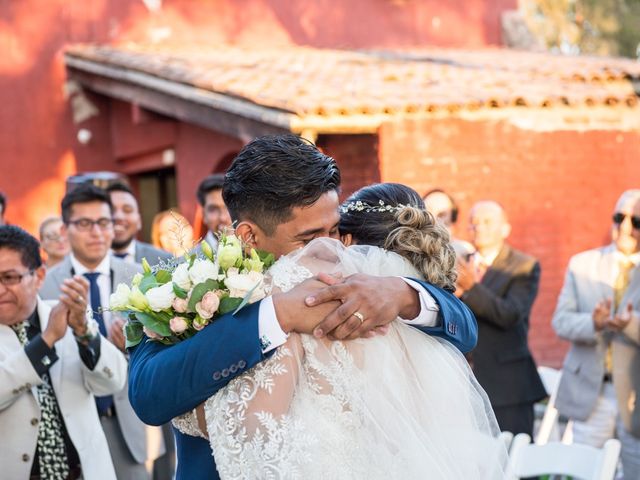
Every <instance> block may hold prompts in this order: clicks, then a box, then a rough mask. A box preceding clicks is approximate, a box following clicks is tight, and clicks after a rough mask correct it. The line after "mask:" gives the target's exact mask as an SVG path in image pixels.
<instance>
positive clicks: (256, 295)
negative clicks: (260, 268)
mask: <svg viewBox="0 0 640 480" xmlns="http://www.w3.org/2000/svg"><path fill="white" fill-rule="evenodd" d="M263 279H264V275H262V274H261V273H259V272H254V271H251V272H249V273H243V274H241V275H231V276H230V277H228V278H227V279H226V280H225V282H224V283H225V285H226V286H227V288H228V289H229V296H230V297H236V298H244V297H245V296H246V295H247V293H249V292H250V291H251V290H252V289H253V288H254V287H256V285H257V287H256V288H255V290H254V291H253V293H252V294H251V298H249V303H253V302H257V301H258V300H261V299H263V298H264V297H265V291H264V285H262V280H263Z"/></svg>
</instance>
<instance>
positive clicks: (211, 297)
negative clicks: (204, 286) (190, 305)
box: [196, 292, 220, 320]
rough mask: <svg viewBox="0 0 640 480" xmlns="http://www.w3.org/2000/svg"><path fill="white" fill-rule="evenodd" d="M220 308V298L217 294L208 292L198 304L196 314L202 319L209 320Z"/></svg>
mask: <svg viewBox="0 0 640 480" xmlns="http://www.w3.org/2000/svg"><path fill="white" fill-rule="evenodd" d="M219 306H220V298H219V297H218V295H216V292H207V293H205V294H204V296H203V297H202V300H200V301H199V302H198V303H196V312H198V315H200V316H201V317H202V318H204V319H206V320H208V319H210V318H211V317H213V314H214V313H216V310H218V307H219Z"/></svg>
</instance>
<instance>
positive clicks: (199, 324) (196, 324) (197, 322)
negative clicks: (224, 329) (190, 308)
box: [192, 317, 209, 331]
mask: <svg viewBox="0 0 640 480" xmlns="http://www.w3.org/2000/svg"><path fill="white" fill-rule="evenodd" d="M208 324H209V322H208V321H207V320H206V319H204V318H200V317H196V318H194V319H193V323H192V325H193V328H195V329H196V330H197V331H200V330H202V329H203V328H204V327H206V326H207V325H208Z"/></svg>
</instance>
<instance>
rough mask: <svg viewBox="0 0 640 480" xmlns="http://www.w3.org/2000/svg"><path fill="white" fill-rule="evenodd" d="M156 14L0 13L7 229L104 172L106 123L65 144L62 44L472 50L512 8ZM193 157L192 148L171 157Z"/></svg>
mask: <svg viewBox="0 0 640 480" xmlns="http://www.w3.org/2000/svg"><path fill="white" fill-rule="evenodd" d="M149 3H151V2H149ZM158 3H161V4H162V7H161V9H160V10H159V11H154V12H151V11H149V10H148V9H147V8H146V7H145V5H144V3H143V2H142V1H141V0H92V1H88V2H82V1H73V2H71V1H68V0H48V1H39V0H21V1H10V2H0V46H2V57H1V58H0V105H2V108H0V124H1V125H2V128H1V129H0V169H1V170H2V172H3V175H2V177H1V179H0V190H3V191H4V192H5V193H7V195H8V197H9V207H8V215H7V217H8V220H9V221H10V222H12V223H16V224H19V225H22V226H24V227H26V228H27V229H28V230H30V231H32V232H35V231H36V229H37V225H38V223H39V221H40V220H41V219H42V218H43V217H44V216H46V215H49V214H52V213H56V212H57V209H58V205H59V201H60V199H61V197H62V194H63V188H64V187H63V180H64V179H65V178H66V177H67V176H68V175H70V174H73V173H75V172H77V171H78V170H99V169H107V168H113V165H114V164H113V160H114V157H113V152H112V151H111V148H112V142H110V141H109V140H110V137H111V135H112V132H111V130H110V129H111V127H112V125H111V124H110V123H109V118H110V116H109V115H101V116H99V117H94V118H93V119H91V120H90V121H89V125H90V126H91V129H92V131H93V133H94V137H93V139H92V141H91V143H90V144H88V145H86V146H81V145H79V144H78V143H77V141H76V140H75V137H76V127H75V126H74V123H73V121H72V116H71V109H70V106H69V104H68V103H67V101H66V99H65V94H64V88H63V86H64V81H65V71H64V65H63V61H62V50H63V48H64V45H65V44H68V43H76V42H109V43H118V42H126V41H131V40H137V41H144V42H150V41H163V42H167V43H177V42H192V41H200V42H202V41H206V42H209V43H211V44H224V43H235V44H244V45H261V46H263V45H284V44H308V45H312V46H324V47H352V48H353V47H355V48H362V47H373V46H383V47H396V46H420V45H427V44H433V45H442V46H461V47H477V46H482V45H486V44H497V43H499V37H500V35H499V26H498V25H499V24H498V21H499V14H500V12H501V11H503V10H504V9H507V8H514V7H515V5H516V4H517V1H516V0H450V1H447V2H441V1H439V0H421V1H418V0H349V1H348V2H345V1H343V0H319V1H316V2H309V1H307V0H246V1H242V2H238V1H236V0H201V1H198V2H194V1H187V0H164V1H162V2H158ZM96 107H97V108H98V109H99V110H100V111H101V112H102V113H103V114H104V113H105V112H107V113H108V111H109V107H110V106H109V104H108V103H107V102H100V101H97V103H96ZM83 126H84V125H83ZM183 153H184V152H183ZM196 153H197V149H196V150H195V151H194V152H192V154H189V153H184V154H183V155H182V156H193V155H195V154H196ZM182 188H190V185H187V184H185V185H184V186H183V187H182ZM180 195H181V196H182V195H187V196H188V195H189V194H188V193H184V192H180Z"/></svg>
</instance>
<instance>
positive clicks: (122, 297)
mask: <svg viewBox="0 0 640 480" xmlns="http://www.w3.org/2000/svg"><path fill="white" fill-rule="evenodd" d="M130 294H131V289H130V288H129V286H128V285H126V284H124V283H120V284H118V287H117V288H116V291H115V292H113V293H112V294H111V297H109V306H110V307H111V308H112V309H113V310H125V309H126V308H127V305H129V295H130Z"/></svg>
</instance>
